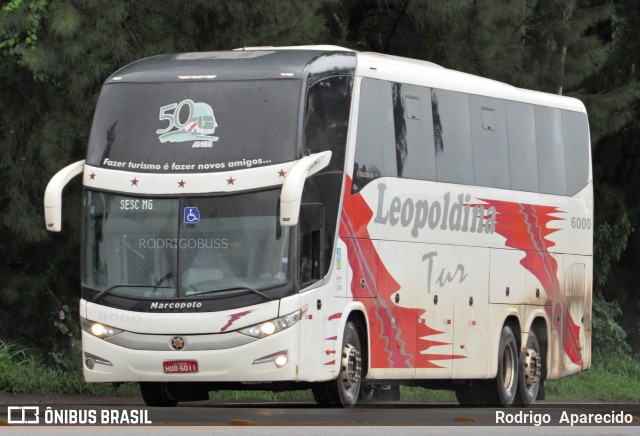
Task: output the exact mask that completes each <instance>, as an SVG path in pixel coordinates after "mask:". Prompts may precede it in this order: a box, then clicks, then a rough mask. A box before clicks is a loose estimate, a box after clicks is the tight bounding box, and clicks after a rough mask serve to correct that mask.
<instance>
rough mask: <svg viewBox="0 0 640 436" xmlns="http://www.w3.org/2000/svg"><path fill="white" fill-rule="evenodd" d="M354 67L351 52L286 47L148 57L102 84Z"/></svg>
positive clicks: (279, 76)
mask: <svg viewBox="0 0 640 436" xmlns="http://www.w3.org/2000/svg"><path fill="white" fill-rule="evenodd" d="M354 69H355V54H354V53H353V52H352V51H348V50H340V49H339V47H337V48H336V49H335V50H334V49H331V47H327V46H325V47H323V48H318V49H316V50H311V49H308V48H303V49H296V48H292V49H289V50H285V49H280V48H277V49H275V48H269V47H264V48H261V49H260V50H244V49H242V50H228V51H213V52H194V53H178V54H166V55H158V56H152V57H149V58H145V59H141V60H139V61H136V62H133V63H131V64H129V65H127V66H125V67H123V68H120V69H119V70H118V71H116V72H115V73H113V74H112V75H111V76H110V77H109V78H108V79H107V80H106V82H105V83H117V82H147V83H149V82H174V81H180V80H251V79H283V78H285V79H286V78H298V79H300V78H302V77H303V75H304V74H306V73H321V72H322V71H334V70H339V71H344V70H350V72H351V74H353V71H354Z"/></svg>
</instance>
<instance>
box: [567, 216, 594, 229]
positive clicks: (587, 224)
mask: <svg viewBox="0 0 640 436" xmlns="http://www.w3.org/2000/svg"><path fill="white" fill-rule="evenodd" d="M571 228H572V229H578V230H591V219H590V218H579V217H575V216H574V217H572V218H571Z"/></svg>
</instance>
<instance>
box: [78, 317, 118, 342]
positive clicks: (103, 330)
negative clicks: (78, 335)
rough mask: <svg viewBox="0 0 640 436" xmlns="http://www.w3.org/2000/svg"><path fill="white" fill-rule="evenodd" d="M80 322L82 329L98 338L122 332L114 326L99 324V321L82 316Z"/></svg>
mask: <svg viewBox="0 0 640 436" xmlns="http://www.w3.org/2000/svg"><path fill="white" fill-rule="evenodd" d="M81 324H82V330H84V331H85V332H87V333H91V334H92V335H93V336H95V337H97V338H100V339H106V338H110V337H111V336H115V335H117V334H119V333H122V332H123V330H120V329H117V328H115V327H111V326H108V325H105V324H101V323H99V322H94V321H90V320H88V319H85V318H82V320H81Z"/></svg>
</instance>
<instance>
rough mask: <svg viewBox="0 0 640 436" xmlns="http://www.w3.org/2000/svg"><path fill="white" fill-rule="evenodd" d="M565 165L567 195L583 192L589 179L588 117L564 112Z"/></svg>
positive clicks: (578, 113) (577, 113)
mask: <svg viewBox="0 0 640 436" xmlns="http://www.w3.org/2000/svg"><path fill="white" fill-rule="evenodd" d="M562 126H563V129H562V131H563V138H564V163H565V171H566V174H567V195H574V194H576V193H577V192H578V191H580V190H582V188H584V187H585V186H586V184H587V180H588V178H589V126H588V125H587V115H586V114H583V113H580V112H571V111H562Z"/></svg>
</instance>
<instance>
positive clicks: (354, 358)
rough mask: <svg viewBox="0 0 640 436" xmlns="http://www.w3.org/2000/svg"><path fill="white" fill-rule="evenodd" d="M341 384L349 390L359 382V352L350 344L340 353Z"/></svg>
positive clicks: (360, 370)
mask: <svg viewBox="0 0 640 436" xmlns="http://www.w3.org/2000/svg"><path fill="white" fill-rule="evenodd" d="M341 372H342V382H343V384H344V387H345V389H347V390H349V389H351V388H352V387H354V386H355V385H357V384H358V383H359V382H360V377H361V373H362V360H361V358H360V351H359V350H358V349H357V348H355V347H354V346H353V345H351V344H346V345H345V346H344V349H343V351H342V371H341Z"/></svg>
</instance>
